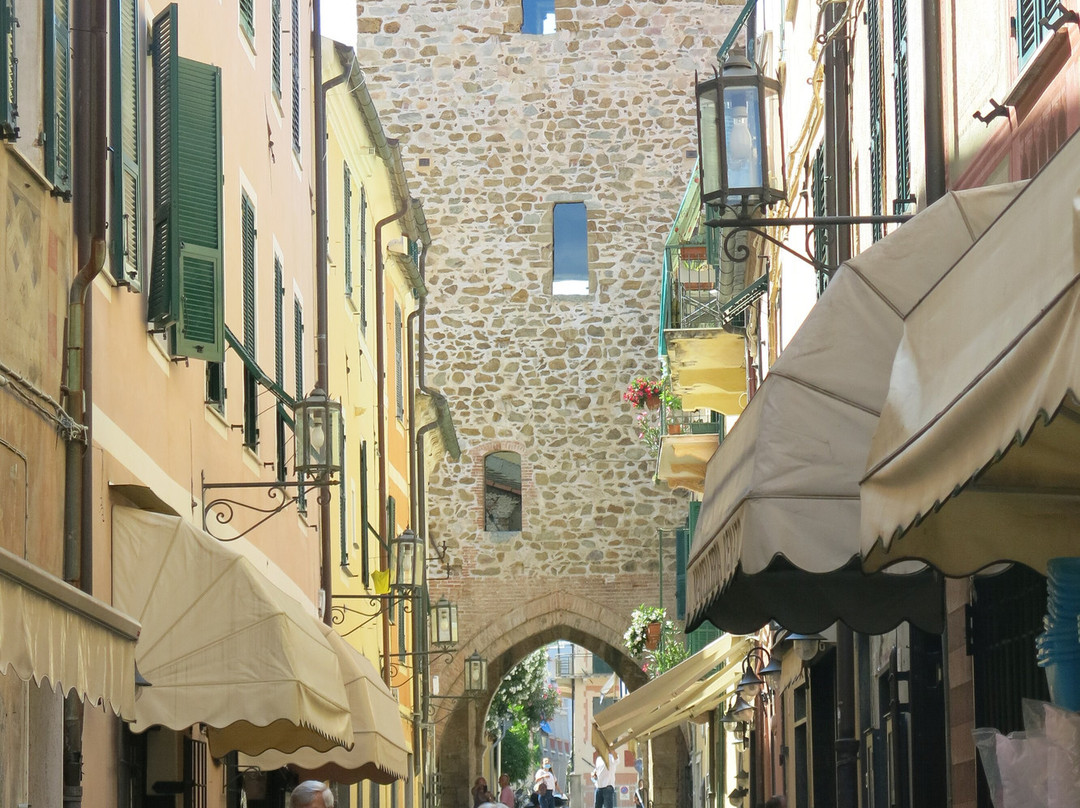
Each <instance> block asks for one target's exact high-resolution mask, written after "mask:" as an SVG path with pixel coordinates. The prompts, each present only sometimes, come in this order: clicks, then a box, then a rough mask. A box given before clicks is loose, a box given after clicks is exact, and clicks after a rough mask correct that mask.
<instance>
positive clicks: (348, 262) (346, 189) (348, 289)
mask: <svg viewBox="0 0 1080 808" xmlns="http://www.w3.org/2000/svg"><path fill="white" fill-rule="evenodd" d="M344 173H345V176H344V178H343V180H342V182H343V185H342V199H343V203H342V211H341V214H342V218H343V222H342V224H343V225H344V227H345V235H344V242H345V294H346V295H347V296H349V297H351V296H352V289H353V283H352V174H351V172H350V171H349V164H348V163H345V172H344Z"/></svg>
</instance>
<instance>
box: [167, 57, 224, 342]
mask: <svg viewBox="0 0 1080 808" xmlns="http://www.w3.org/2000/svg"><path fill="white" fill-rule="evenodd" d="M178 62H179V64H178V68H179V71H178V72H179V81H178V88H179V96H180V98H179V103H178V105H177V109H178V111H179V116H180V117H179V119H178V122H179V123H181V124H182V125H180V126H178V127H177V130H176V131H175V132H174V135H173V136H174V137H175V138H176V140H177V141H178V148H177V154H178V156H179V160H178V161H177V183H176V184H177V186H178V193H177V195H176V201H177V205H178V208H179V215H178V217H177V225H178V227H177V236H178V238H179V241H180V244H179V256H180V263H179V278H178V281H177V286H178V289H179V292H180V300H179V307H178V311H179V317H178V319H177V324H176V327H175V329H174V331H173V344H172V350H173V353H174V354H176V355H177V356H188V357H193V358H196V359H207V360H213V361H217V362H220V361H221V359H222V357H223V355H224V352H225V316H224V311H223V306H222V301H223V297H224V289H223V287H224V277H223V269H222V267H223V257H222V235H221V231H222V225H221V216H222V210H221V209H222V192H221V186H222V176H223V169H222V156H221V69H220V68H218V67H214V66H212V65H207V64H203V63H202V62H195V61H192V60H190V59H180V60H178Z"/></svg>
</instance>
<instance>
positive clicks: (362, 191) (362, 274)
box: [360, 185, 368, 330]
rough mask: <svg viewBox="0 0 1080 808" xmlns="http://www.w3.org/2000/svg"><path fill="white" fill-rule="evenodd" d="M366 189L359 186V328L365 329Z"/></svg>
mask: <svg viewBox="0 0 1080 808" xmlns="http://www.w3.org/2000/svg"><path fill="white" fill-rule="evenodd" d="M367 215H368V212H367V189H366V188H364V186H363V185H361V186H360V328H361V329H362V330H366V329H367Z"/></svg>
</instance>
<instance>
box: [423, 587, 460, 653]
mask: <svg viewBox="0 0 1080 808" xmlns="http://www.w3.org/2000/svg"><path fill="white" fill-rule="evenodd" d="M429 615H430V618H431V620H430V622H429V623H428V631H429V635H428V638H429V640H430V641H431V644H432V645H433V646H435V647H436V648H438V649H440V650H441V649H450V648H453V647H454V646H456V645H457V641H458V617H457V604H454V603H451V602H450V601H449V600H447V599H446V595H443V596H442V597H441V598H439V601H438V603H435V604H434V605H432V607H431V609H430V611H429Z"/></svg>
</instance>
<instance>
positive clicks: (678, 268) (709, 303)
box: [664, 244, 769, 330]
mask: <svg viewBox="0 0 1080 808" xmlns="http://www.w3.org/2000/svg"><path fill="white" fill-rule="evenodd" d="M667 257H668V262H667V263H668V273H667V281H668V289H667V290H666V291H667V295H666V296H665V297H666V298H667V303H668V312H667V316H666V317H665V318H664V321H665V322H664V326H665V328H669V329H680V330H681V329H697V328H723V329H727V330H737V329H741V328H743V327H744V325H745V322H744V320H745V318H744V314H745V312H746V310H747V309H748V308H749V307H750V306H751V305H752V304H753V303H754V302H755V301H756V300H758V298H760V297H761V296H762V295H764V294H765V293H766V292H767V291H768V284H769V281H768V277H767V276H765V275H763V276H762V277H760V278H758V279H757V280H755V281H754V282H753V283H751V284H749V285H748V286H746V287H744V288H742V289H739V290H738V291H736V290H735V288H734V284H733V280H734V279H733V278H732V277H731V276H730V273H727V274H725V273H724V272H723V271H722V267H721V266H718V265H714V264H710V263H709V262H708V260H707V258H706V248H705V245H704V244H681V245H675V246H672V247H669V248H668V256H667Z"/></svg>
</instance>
